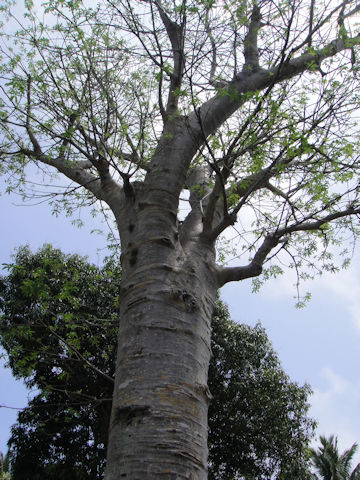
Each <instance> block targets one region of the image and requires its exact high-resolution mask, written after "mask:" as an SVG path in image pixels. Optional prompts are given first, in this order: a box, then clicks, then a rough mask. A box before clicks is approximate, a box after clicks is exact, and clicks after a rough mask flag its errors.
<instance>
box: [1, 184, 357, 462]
mask: <svg viewBox="0 0 360 480" xmlns="http://www.w3.org/2000/svg"><path fill="white" fill-rule="evenodd" d="M0 191H3V188H1V187H0ZM32 203H35V202H30V204H25V205H24V204H22V202H21V200H20V198H19V197H18V196H16V195H10V196H9V195H6V194H3V195H2V196H1V197H0V221H1V225H3V229H2V235H1V237H0V252H1V255H0V263H7V262H10V261H11V254H12V253H13V252H14V249H15V248H16V247H18V246H22V245H25V244H28V245H29V246H30V248H31V249H32V250H36V249H38V248H39V247H41V246H42V245H43V244H44V243H51V244H52V245H53V246H54V247H58V248H61V249H62V250H63V251H65V252H68V253H79V254H81V255H87V256H88V257H89V259H90V260H91V261H93V262H94V263H101V258H102V257H103V254H104V250H103V249H104V247H105V246H106V239H105V238H104V237H102V236H99V235H96V234H91V233H90V232H91V230H93V229H94V228H98V227H99V226H100V228H101V227H102V225H99V223H100V219H94V218H92V217H91V216H90V214H89V212H87V211H86V210H84V211H83V212H82V214H81V218H82V219H83V220H84V223H85V226H84V227H83V228H80V229H79V228H77V227H75V226H73V225H72V224H71V219H69V218H66V217H65V216H62V215H60V216H59V217H55V216H53V215H52V214H51V209H50V207H49V206H48V205H47V204H40V205H32ZM359 259H360V255H359V252H358V254H357V255H355V258H354V261H353V263H352V266H351V268H350V269H349V270H347V271H343V272H341V273H339V274H337V275H325V276H323V277H321V278H319V279H317V280H315V281H312V282H310V283H309V284H308V285H306V290H308V289H310V290H311V292H312V300H311V301H310V303H309V305H308V306H307V307H306V308H304V309H301V310H297V309H296V308H295V299H294V295H295V294H296V290H295V287H294V281H293V279H292V278H291V277H290V275H289V274H285V275H284V276H282V277H280V278H279V279H277V280H270V281H269V282H268V283H267V284H265V286H264V287H263V288H262V290H261V291H260V293H258V294H253V293H252V292H251V282H250V281H245V282H241V283H231V284H229V285H227V286H226V287H225V288H223V289H222V292H221V296H222V298H223V300H225V301H226V302H227V303H228V305H229V308H230V313H231V317H232V319H233V320H236V321H239V322H244V323H248V324H250V325H255V324H256V323H257V322H258V321H261V323H262V324H263V325H264V327H265V328H266V330H267V333H268V335H269V338H270V339H271V341H272V342H273V345H274V347H275V350H276V351H277V352H278V354H279V357H280V360H281V362H282V365H283V367H284V369H285V371H286V372H287V373H288V374H289V375H290V377H291V379H292V380H295V381H298V382H299V383H300V384H303V383H304V382H308V383H310V385H311V386H312V388H313V390H314V394H313V396H312V397H311V399H310V402H311V404H312V407H311V411H310V414H311V416H312V417H314V418H316V419H317V421H318V423H319V426H318V430H317V433H318V434H326V435H329V434H332V433H334V434H336V435H338V437H339V445H340V448H341V449H345V448H347V447H349V446H350V445H351V444H352V443H353V442H357V441H360V417H359V406H360V378H359V371H360V357H359V341H360V266H359ZM0 381H1V390H0V405H6V406H7V407H22V406H25V405H26V402H27V397H28V395H29V393H30V395H31V392H28V391H26V390H25V388H24V386H23V385H22V384H21V382H16V381H15V380H14V379H13V378H12V377H11V374H10V373H9V371H8V370H7V369H5V368H3V366H1V368H0ZM16 414H17V410H13V409H11V408H0V451H5V450H6V442H7V440H8V437H9V432H10V426H11V425H12V424H13V423H14V422H15V421H16ZM358 457H359V458H357V461H359V460H360V452H359V455H358Z"/></svg>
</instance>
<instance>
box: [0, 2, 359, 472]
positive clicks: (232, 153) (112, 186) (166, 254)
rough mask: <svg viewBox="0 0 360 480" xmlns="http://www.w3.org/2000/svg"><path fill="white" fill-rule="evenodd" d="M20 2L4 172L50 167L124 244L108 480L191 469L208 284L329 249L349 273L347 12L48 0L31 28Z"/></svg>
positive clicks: (320, 258) (353, 90)
mask: <svg viewBox="0 0 360 480" xmlns="http://www.w3.org/2000/svg"><path fill="white" fill-rule="evenodd" d="M8 3H11V2H8ZM5 5H7V4H5ZM26 6H27V17H26V18H25V19H24V20H23V21H20V24H21V27H20V29H19V31H18V32H17V33H16V34H15V35H14V36H13V37H11V38H8V48H6V47H2V50H3V51H2V64H1V78H2V83H1V89H2V94H3V95H2V101H1V112H0V119H1V120H0V121H1V128H2V134H3V140H2V145H1V148H0V154H1V160H2V162H1V168H2V170H4V171H5V172H6V173H7V174H8V179H9V181H10V183H12V185H13V188H20V190H21V189H22V188H23V187H22V185H23V181H24V177H25V170H24V169H25V166H26V165H27V163H29V162H32V163H33V164H35V165H38V166H39V168H40V170H41V172H42V174H43V175H45V174H46V173H48V172H49V173H50V174H52V173H54V171H57V172H60V173H61V174H63V175H64V176H65V177H66V178H67V179H68V180H70V183H69V185H64V186H63V185H60V186H59V187H58V188H56V187H55V186H54V187H53V188H52V187H50V189H47V192H50V193H53V194H54V195H55V200H56V195H57V194H59V193H60V192H61V193H65V194H66V195H65V196H62V197H61V201H60V202H59V204H58V205H59V206H61V207H62V208H65V209H67V211H68V213H71V211H72V210H73V208H74V200H75V204H77V205H79V204H80V205H84V204H92V205H94V204H96V202H101V203H102V205H103V206H107V207H108V208H109V210H110V211H111V212H112V214H113V215H114V217H115V220H116V225H117V228H118V232H119V236H120V242H121V251H122V257H121V263H122V280H121V293H120V297H119V308H120V317H121V318H120V324H119V325H120V327H119V347H118V357H117V366H116V370H115V371H116V375H115V377H116V380H115V389H114V402H113V413H112V419H111V426H110V438H109V444H108V445H109V448H108V461H107V472H106V475H105V478H106V480H115V479H118V478H119V477H121V476H126V477H128V478H145V477H146V478H148V479H149V480H150V479H155V478H156V479H157V478H159V476H162V477H163V478H172V477H173V476H174V475H176V476H177V477H178V478H187V479H188V478H196V479H205V478H207V445H206V439H207V410H208V403H209V391H208V387H207V372H208V364H209V359H210V323H211V316H212V311H213V308H214V304H215V299H216V292H217V290H218V289H219V288H220V287H221V286H222V285H224V284H225V283H227V282H230V281H240V280H243V279H246V278H250V277H258V276H260V275H261V274H262V275H263V276H262V277H261V278H262V279H263V278H266V277H268V276H269V275H271V274H274V275H276V274H278V273H280V272H281V271H282V268H283V265H284V264H290V265H291V266H293V267H294V268H295V269H296V272H297V274H298V276H299V277H302V276H308V275H311V274H312V272H313V271H314V270H315V271H316V270H318V271H319V270H320V271H323V270H334V269H336V266H335V265H334V262H333V261H332V257H331V255H332V252H333V251H334V249H332V248H331V247H335V251H336V246H339V249H340V250H341V251H342V253H343V254H344V255H345V260H344V262H345V264H346V263H347V261H348V254H347V252H346V248H345V249H344V248H343V245H342V244H341V238H342V235H345V232H346V238H348V237H349V235H348V233H349V232H350V233H351V236H352V239H353V240H355V239H356V238H357V236H358V234H359V229H358V215H359V214H360V204H359V161H358V160H359V133H358V130H357V126H356V116H355V115H354V111H355V109H356V108H357V107H358V104H359V98H358V92H359V88H358V87H359V84H358V83H359V77H358V75H357V73H358V62H357V55H358V46H359V44H360V36H359V33H358V27H357V26H356V24H355V21H354V17H355V15H356V13H357V12H359V10H360V6H359V4H358V2H357V1H356V0H335V1H334V2H331V3H329V2H328V1H326V0H318V1H316V2H315V1H313V0H281V1H280V2H279V1H272V0H270V1H269V0H258V1H256V0H249V1H245V0H234V1H228V0H223V1H220V2H217V3H215V2H213V1H212V0H210V1H207V0H206V1H191V0H189V1H186V2H185V1H183V0H173V1H165V0H164V1H161V0H145V1H143V0H117V1H116V2H115V1H113V0H107V1H105V2H101V3H100V4H99V5H98V6H94V5H93V4H92V3H90V6H87V3H86V1H84V2H82V1H80V0H77V1H71V2H64V1H63V0H50V1H48V2H45V6H44V9H45V17H44V18H45V20H44V21H43V20H39V19H40V18H41V19H42V18H43V15H42V13H43V12H41V15H39V18H38V17H37V16H36V14H35V12H34V11H33V10H32V2H29V1H27V2H26ZM3 9H4V10H6V7H4V8H3ZM12 43H13V44H12ZM40 183H41V182H40ZM43 183H44V185H45V181H44V182H43ZM10 188H11V187H10ZM45 190H46V189H45ZM183 198H184V199H185V200H184V201H187V202H188V208H187V210H186V215H185V218H183V217H181V216H180V215H179V206H180V202H181V201H182V200H181V199H183ZM237 221H238V223H237V226H236V230H235V232H236V243H237V246H238V249H239V253H241V254H242V256H241V262H242V263H241V266H235V267H227V268H224V267H223V266H221V265H219V264H218V263H216V255H215V244H216V241H217V239H218V238H220V236H221V235H222V234H223V232H224V231H225V230H226V229H228V228H231V227H232V226H233V225H235V223H236V222H237ZM261 278H260V280H258V282H261ZM139 372H141V374H139Z"/></svg>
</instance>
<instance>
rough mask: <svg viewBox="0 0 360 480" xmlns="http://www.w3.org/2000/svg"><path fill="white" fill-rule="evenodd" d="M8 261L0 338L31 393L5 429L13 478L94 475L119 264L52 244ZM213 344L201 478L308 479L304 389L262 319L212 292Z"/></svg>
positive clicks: (106, 404)
mask: <svg viewBox="0 0 360 480" xmlns="http://www.w3.org/2000/svg"><path fill="white" fill-rule="evenodd" d="M8 269H9V275H8V276H7V277H4V278H2V280H1V286H0V299H1V310H2V316H1V317H0V320H1V321H0V343H1V345H3V347H4V348H5V349H6V352H7V355H8V359H9V365H10V366H11V369H12V371H13V373H14V375H15V376H17V377H18V378H22V379H24V380H25V382H26V384H27V386H28V387H29V388H30V389H31V390H36V391H37V393H36V395H35V396H34V397H33V398H32V399H31V400H30V402H29V405H28V407H27V408H25V409H24V410H23V411H21V412H19V415H18V422H17V424H16V425H14V427H13V428H12V435H11V438H10V451H11V458H12V471H13V476H14V480H22V479H27V478H28V475H29V472H31V478H32V479H39V480H40V479H45V478H46V479H51V478H52V479H54V480H55V479H56V480H59V479H62V478H67V477H69V474H70V472H71V478H79V479H82V478H87V479H89V478H93V479H95V478H99V479H100V478H103V471H104V464H105V451H106V441H107V435H106V431H107V428H108V425H109V420H110V407H111V396H112V388H113V385H112V376H113V374H114V361H115V350H116V348H115V347H116V337H117V324H116V323H114V322H115V320H116V317H117V302H114V297H115V298H116V293H117V289H118V286H119V269H118V268H116V266H115V264H114V263H111V262H106V263H105V265H104V267H103V268H97V267H95V266H94V265H90V264H89V263H88V262H87V261H86V259H83V258H81V257H79V256H78V255H64V254H63V253H61V252H60V251H59V250H56V249H53V248H51V247H50V246H45V247H43V249H41V250H40V251H38V252H37V253H34V254H33V253H31V252H30V251H29V249H28V248H24V249H21V250H19V251H18V252H17V254H16V257H15V262H14V264H12V265H9V266H8ZM95 292H96V295H95ZM211 348H212V352H213V355H212V358H211V361H210V369H209V387H210V389H211V391H212V392H213V397H214V398H213V399H212V401H211V404H210V415H209V425H210V431H209V446H210V456H209V463H210V469H209V471H210V477H211V478H216V479H224V480H225V479H230V478H231V479H232V478H240V477H241V476H244V475H245V476H246V478H257V479H261V478H264V479H267V478H270V477H271V476H272V475H274V474H278V473H279V472H283V473H284V474H286V475H288V477H289V475H290V476H291V475H293V476H294V477H296V476H298V477H299V478H305V473H304V471H305V470H306V464H307V448H308V442H309V440H310V438H311V436H312V432H313V423H312V421H311V420H310V419H308V418H307V409H308V404H307V397H308V394H309V387H308V386H306V385H305V386H304V387H300V386H298V385H297V384H295V383H293V382H291V381H290V379H289V378H288V377H287V376H286V374H285V373H284V371H283V370H282V368H281V366H280V363H279V360H278V358H277V356H276V354H275V352H274V350H273V349H272V347H271V344H270V342H269V340H268V338H267V336H266V333H265V331H264V329H263V328H262V327H261V326H260V325H257V326H256V327H255V328H250V327H248V326H245V325H238V324H235V323H233V322H232V321H230V319H229V313H228V310H227V308H226V306H225V305H223V304H222V303H221V302H220V301H218V302H217V304H216V310H215V314H214V315H213V318H212V341H211ZM98 352H101V355H98ZM109 376H110V377H111V378H110V380H111V381H109V378H108V377H109ZM288 477H287V478H288ZM279 478H280V477H279ZM284 478H285V477H284Z"/></svg>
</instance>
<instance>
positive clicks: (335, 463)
mask: <svg viewBox="0 0 360 480" xmlns="http://www.w3.org/2000/svg"><path fill="white" fill-rule="evenodd" d="M320 443H321V446H320V447H319V449H317V450H316V449H310V454H311V460H312V463H313V465H314V467H315V468H316V470H317V471H318V473H319V476H317V475H314V478H315V479H321V480H359V479H360V463H358V464H357V465H356V467H355V468H354V469H353V470H352V468H351V464H352V460H353V457H354V455H355V453H356V450H357V444H356V443H354V444H353V445H352V446H351V447H350V448H349V449H348V450H345V452H343V453H342V454H340V452H339V448H338V444H337V437H334V435H331V436H330V437H329V438H326V437H323V436H320Z"/></svg>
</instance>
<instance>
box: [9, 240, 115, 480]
mask: <svg viewBox="0 0 360 480" xmlns="http://www.w3.org/2000/svg"><path fill="white" fill-rule="evenodd" d="M8 269H9V275H8V276H7V277H6V278H2V279H1V285H0V298H1V311H2V315H1V322H0V337H1V344H2V346H3V348H4V349H5V350H6V352H7V353H8V361H9V366H10V367H11V369H12V372H13V374H14V375H15V376H16V377H17V378H22V379H23V380H24V381H25V384H26V385H27V386H28V388H29V389H31V390H32V391H37V392H38V393H36V394H35V395H34V396H33V398H32V399H31V400H30V402H29V406H28V407H27V408H26V409H24V410H23V411H21V412H20V413H19V415H18V423H17V424H16V425H15V426H14V427H13V429H12V437H11V441H10V452H11V462H12V471H13V476H14V478H15V479H18V480H20V479H28V478H29V476H28V475H29V472H32V475H31V478H32V479H40V478H43V479H45V478H46V479H52V478H53V479H56V480H60V479H62V478H68V476H69V472H71V478H74V479H83V478H101V476H100V473H99V472H100V471H102V468H103V465H104V455H105V449H106V443H107V429H108V420H109V415H110V410H111V398H112V391H113V383H112V381H111V378H112V376H113V374H114V358H115V351H116V332H117V312H116V302H117V296H118V293H119V291H118V290H119V286H118V285H119V283H118V281H119V274H118V273H119V272H118V269H117V268H116V267H114V266H113V265H110V264H105V265H104V266H103V267H102V268H97V267H95V266H94V265H90V264H89V263H88V262H87V261H86V259H83V258H81V257H79V256H77V255H64V254H62V253H61V252H60V251H59V250H55V249H52V248H51V247H50V246H45V247H44V248H43V249H42V250H40V251H39V252H38V253H36V254H32V253H31V252H30V251H29V250H28V249H27V248H24V249H21V250H19V251H18V253H17V255H16V258H15V263H14V264H13V265H8ZM100 315H101V316H100ZM99 372H102V374H100V373H99ZM107 377H109V378H107Z"/></svg>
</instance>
